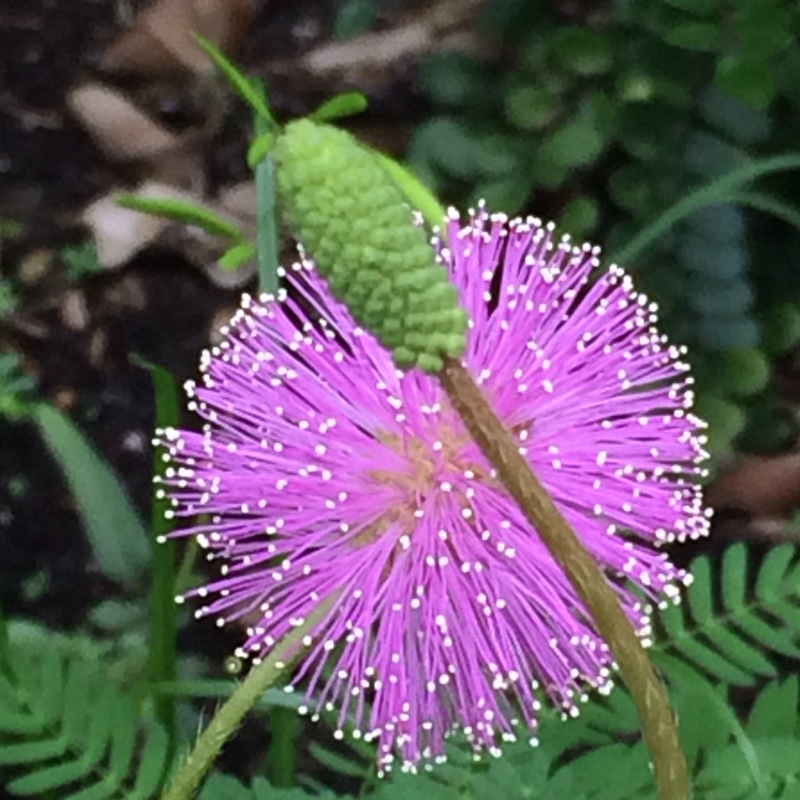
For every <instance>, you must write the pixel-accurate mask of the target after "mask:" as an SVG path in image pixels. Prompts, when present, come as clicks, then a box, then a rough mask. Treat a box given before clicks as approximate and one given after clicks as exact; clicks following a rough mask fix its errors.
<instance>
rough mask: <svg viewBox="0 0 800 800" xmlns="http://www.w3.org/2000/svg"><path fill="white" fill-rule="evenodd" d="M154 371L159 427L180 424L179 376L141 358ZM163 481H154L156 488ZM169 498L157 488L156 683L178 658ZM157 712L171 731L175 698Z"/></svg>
mask: <svg viewBox="0 0 800 800" xmlns="http://www.w3.org/2000/svg"><path fill="white" fill-rule="evenodd" d="M137 363H139V364H140V365H141V366H144V367H145V368H146V369H148V370H149V371H150V375H151V377H152V380H153V389H154V394H155V405H156V427H157V428H167V427H170V426H172V425H177V424H178V416H179V414H180V402H179V400H178V388H177V386H176V385H175V379H174V378H173V377H172V375H171V374H170V373H169V372H168V371H167V370H166V369H164V368H163V367H160V366H157V365H154V364H147V363H146V362H144V361H142V360H141V359H139V360H138V362H137ZM162 454H163V451H162V448H160V447H157V448H155V452H154V453H153V474H154V475H156V476H159V477H162V478H163V476H164V473H165V470H166V468H167V464H166V463H165V462H164V460H163V458H162ZM158 485H159V484H154V489H155V487H156V486H158ZM168 508H169V500H168V499H167V498H165V497H162V498H159V497H158V494H157V493H156V491H155V490H154V491H153V500H152V505H151V526H152V531H153V537H154V539H155V542H154V545H153V584H152V589H151V607H152V617H151V620H152V622H151V626H150V652H149V654H148V672H149V676H150V680H151V681H152V682H153V683H160V682H162V681H174V680H175V677H176V675H177V659H178V643H177V640H178V609H177V607H176V606H175V573H176V565H175V561H176V544H175V542H174V541H173V540H171V539H165V537H166V536H167V534H168V533H169V532H170V531H171V530H172V528H173V526H174V520H171V519H169V518H168V517H167V515H166V513H165V512H166V510H167V509H168ZM154 703H155V709H156V716H157V717H158V720H159V722H160V723H161V724H162V725H163V726H164V727H165V728H166V730H168V731H174V729H175V699H174V698H173V697H169V696H167V695H158V696H155V698H154Z"/></svg>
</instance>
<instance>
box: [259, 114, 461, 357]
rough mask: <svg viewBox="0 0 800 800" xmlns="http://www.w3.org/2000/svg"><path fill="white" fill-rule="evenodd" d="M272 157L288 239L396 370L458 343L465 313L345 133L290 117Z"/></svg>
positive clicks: (397, 202)
mask: <svg viewBox="0 0 800 800" xmlns="http://www.w3.org/2000/svg"><path fill="white" fill-rule="evenodd" d="M273 157H274V158H275V161H276V163H277V165H278V179H277V187H278V194H279V198H280V201H281V203H282V204H283V206H284V208H285V209H286V211H287V213H288V216H289V221H290V223H291V225H292V227H293V228H294V231H295V233H296V235H297V237H298V239H299V240H300V241H301V242H302V243H303V245H304V246H305V247H306V249H307V250H308V252H309V254H310V255H311V256H312V257H313V258H314V261H315V263H316V264H317V268H318V269H319V271H320V273H321V274H322V276H323V277H324V278H325V279H326V280H327V281H328V285H329V286H330V288H331V291H332V292H333V293H334V294H335V295H336V296H337V297H338V298H339V299H340V300H341V301H342V302H344V303H346V304H347V305H348V307H349V309H350V312H351V313H352V315H353V317H354V319H355V320H356V321H357V322H358V323H359V324H360V325H362V326H363V327H364V328H366V329H368V330H369V331H371V332H372V333H373V334H374V335H375V336H376V337H377V339H378V340H379V341H380V342H381V344H383V345H384V347H386V348H387V349H389V350H391V351H392V355H393V358H394V361H395V363H396V364H397V366H398V367H403V368H408V367H412V366H417V367H419V368H420V369H422V370H423V371H425V372H438V371H439V370H441V368H442V354H443V353H444V354H447V355H450V356H459V355H460V354H461V353H462V352H463V351H464V347H465V338H464V333H465V331H466V328H467V315H466V313H465V312H464V311H463V309H461V308H460V307H459V305H458V293H457V292H456V290H455V288H454V287H453V286H452V284H450V281H449V277H448V275H447V271H446V270H445V268H444V267H443V266H441V265H440V264H438V263H437V262H436V259H435V256H434V251H433V248H432V247H431V245H430V243H429V242H428V241H427V238H426V234H425V232H424V230H423V229H422V228H420V227H418V226H417V225H415V224H414V223H413V221H412V219H411V212H410V210H409V208H408V205H407V204H406V202H405V199H404V197H403V194H402V193H401V191H400V190H399V189H398V188H397V187H396V186H395V184H394V182H393V180H392V178H391V177H390V176H389V174H388V173H387V172H386V171H385V170H384V168H383V167H382V166H381V164H380V161H379V160H378V159H377V158H376V157H375V155H374V154H372V153H370V152H369V150H367V149H366V148H364V147H362V146H361V145H359V144H358V142H357V141H356V140H355V139H354V138H353V137H352V136H350V134H348V133H346V132H345V131H342V130H339V129H338V128H334V127H332V126H330V125H324V124H320V123H316V122H313V121H311V120H308V119H300V120H295V121H294V122H290V123H289V124H288V125H287V126H286V129H285V131H284V133H283V134H282V135H281V136H280V138H279V139H278V141H277V143H276V144H275V149H274V150H273Z"/></svg>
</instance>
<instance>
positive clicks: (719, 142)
mask: <svg viewBox="0 0 800 800" xmlns="http://www.w3.org/2000/svg"><path fill="white" fill-rule="evenodd" d="M481 26H482V28H483V29H484V31H485V33H487V34H488V35H489V36H490V37H491V41H493V42H494V44H495V46H494V47H493V48H492V55H491V56H488V57H487V56H485V55H483V56H481V57H478V56H475V55H468V54H466V53H463V52H437V53H433V54H431V55H430V56H428V57H427V58H426V59H425V60H424V62H423V63H422V66H421V76H420V86H421V88H422V91H423V92H424V94H425V95H426V97H427V98H428V100H429V101H430V103H431V106H432V109H431V114H430V116H429V117H428V118H427V119H426V120H425V121H423V122H422V123H421V124H419V125H418V126H417V127H416V129H415V131H414V134H413V137H412V140H411V142H410V145H409V149H408V153H407V159H408V163H409V165H410V166H411V167H412V169H413V170H414V171H415V172H416V173H417V174H418V175H419V176H420V177H421V178H422V179H423V180H425V181H426V182H428V183H429V184H430V185H431V187H432V188H433V189H434V190H435V191H436V192H438V193H439V194H440V196H441V197H442V198H443V199H446V200H448V201H451V202H454V203H455V204H457V205H459V206H462V207H463V206H464V205H467V204H474V203H475V202H477V200H478V199H480V198H483V199H485V200H486V202H487V204H488V205H489V207H490V208H493V209H495V210H502V211H505V212H507V213H511V214H514V213H518V212H528V213H535V214H536V215H537V216H542V215H543V216H546V217H549V218H552V219H555V220H557V221H558V222H559V223H560V227H561V228H562V229H563V230H565V231H567V232H569V233H570V234H572V235H573V236H575V237H593V238H596V239H598V240H600V241H602V242H603V243H604V244H605V245H606V251H607V252H608V253H613V252H614V251H617V250H620V249H621V248H624V247H625V246H626V245H628V243H630V242H631V241H632V239H633V237H634V236H635V235H636V234H640V233H641V232H642V231H645V230H647V229H648V226H649V225H651V224H652V223H653V221H654V220H656V219H658V218H659V216H660V215H661V214H662V213H663V212H664V211H665V210H667V209H668V208H670V207H672V206H674V205H675V204H676V203H679V202H680V201H681V200H682V199H684V198H686V197H687V196H689V195H690V194H691V193H692V192H697V190H702V188H703V187H705V186H707V185H709V184H710V183H711V182H713V181H715V180H716V179H718V178H720V176H723V175H726V174H727V173H729V172H730V171H732V170H737V169H741V168H743V167H744V168H747V165H750V164H752V163H754V162H757V161H758V160H760V159H764V158H766V157H770V156H775V155H778V154H783V153H787V152H789V151H793V150H796V149H797V146H796V144H795V142H794V138H795V137H794V136H793V134H792V131H793V130H797V125H798V120H800V88H799V87H800V36H798V33H800V11H799V10H798V7H797V4H796V3H793V2H790V0H617V1H616V2H610V3H602V4H599V5H596V6H595V5H593V4H577V5H576V6H575V8H573V9H571V10H565V9H564V8H562V7H561V6H560V4H557V3H549V2H546V0H488V2H487V3H486V5H485V7H484V9H483V16H482V19H481ZM794 168H796V166H795V167H794ZM742 188H743V187H742V185H740V186H738V188H737V189H735V190H733V189H730V188H727V189H726V190H725V191H724V192H720V193H716V194H714V195H713V196H712V195H709V198H708V202H707V203H706V204H705V205H704V206H703V207H702V208H699V210H696V211H695V212H694V213H692V214H691V215H689V216H688V217H685V218H684V219H682V220H681V221H679V222H678V223H677V224H675V225H673V226H672V227H671V228H670V229H669V230H668V231H667V232H666V233H664V234H662V235H660V236H658V237H657V238H655V239H654V241H652V243H651V244H650V246H648V247H647V248H646V250H644V251H643V252H638V254H637V256H636V257H634V258H633V259H632V260H630V261H628V263H625V264H624V265H623V266H626V267H627V268H628V269H629V270H630V271H632V272H634V273H635V274H636V279H637V282H638V284H639V286H640V287H641V288H642V289H643V290H644V291H646V292H647V293H648V294H649V295H650V296H651V297H652V298H653V299H654V300H656V301H658V303H659V306H660V308H661V314H662V320H663V326H664V328H665V330H666V331H667V332H668V333H669V334H670V337H671V338H672V340H673V341H676V342H678V343H681V344H687V345H689V346H690V359H691V361H692V362H693V366H694V367H695V371H694V374H695V377H696V381H697V393H698V396H699V400H700V402H699V406H698V408H699V411H700V413H702V414H705V415H706V416H707V417H708V419H709V422H710V425H711V442H710V447H711V449H712V451H713V452H714V453H716V454H717V455H720V454H724V453H726V452H729V451H730V450H731V449H732V448H733V447H734V446H737V447H740V448H743V447H747V448H748V449H755V450H761V451H771V450H776V449H780V448H782V447H785V446H786V445H787V444H788V443H790V442H791V441H792V439H793V437H794V436H795V435H796V433H797V432H796V430H795V425H794V424H793V423H792V421H791V416H790V415H789V414H788V413H787V409H786V407H785V405H784V402H783V400H782V399H781V398H780V397H779V395H778V392H777V389H776V387H775V379H774V375H773V372H774V366H775V362H776V360H777V359H778V358H780V357H781V356H783V355H784V354H786V353H788V352H789V351H790V350H791V349H792V348H793V347H794V346H795V345H796V344H797V343H798V342H800V272H798V270H797V269H795V268H793V263H794V262H795V261H797V260H798V257H800V237H798V235H797V231H796V230H795V228H796V227H797V226H798V225H800V190H798V189H797V186H796V181H795V180H794V176H793V174H792V173H791V172H787V173H786V174H781V175H777V176H775V175H773V176H771V177H769V178H768V179H761V180H760V181H759V191H758V193H756V192H750V190H749V187H747V191H746V192H742V191H741V190H742ZM787 223H788V224H787Z"/></svg>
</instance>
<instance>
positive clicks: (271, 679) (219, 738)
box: [161, 596, 336, 800]
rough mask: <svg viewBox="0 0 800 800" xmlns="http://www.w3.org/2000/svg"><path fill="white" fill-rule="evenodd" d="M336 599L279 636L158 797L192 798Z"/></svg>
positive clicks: (216, 716)
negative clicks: (234, 735) (251, 710)
mask: <svg viewBox="0 0 800 800" xmlns="http://www.w3.org/2000/svg"><path fill="white" fill-rule="evenodd" d="M335 600H336V598H335V596H333V597H329V598H328V599H326V600H323V601H322V602H321V603H320V604H319V605H318V606H317V607H316V608H315V609H314V611H313V612H312V613H311V614H309V616H308V617H307V618H306V619H305V621H304V622H303V624H302V625H300V626H299V627H297V628H294V629H293V630H292V631H291V632H290V633H288V634H287V635H286V636H285V637H284V638H283V639H281V641H280V642H278V644H277V645H275V647H274V648H273V650H272V652H271V653H270V654H269V655H268V656H267V657H266V658H265V659H264V660H263V661H262V662H261V663H260V664H258V665H256V666H254V667H253V669H251V670H250V672H249V673H248V674H247V677H246V678H245V679H244V680H243V681H242V682H241V683H240V684H239V685H238V686H237V687H236V689H235V690H234V691H233V694H231V696H230V698H228V700H227V702H226V703H225V704H224V705H223V706H222V708H220V710H219V711H218V712H217V713H216V714H215V715H214V718H213V719H212V720H211V722H210V723H209V724H208V727H207V728H206V729H205V730H204V731H203V733H202V734H201V735H200V738H199V739H198V740H197V743H196V744H195V746H194V748H192V751H191V752H190V753H189V755H188V757H187V758H186V761H184V762H183V765H182V766H181V768H180V769H179V770H178V773H177V775H176V776H175V778H174V780H173V781H172V783H171V785H170V786H169V787H168V788H167V789H166V791H165V792H164V793H163V794H162V795H161V800H189V799H190V798H191V797H192V795H193V794H194V792H195V791H196V790H197V788H198V787H199V786H200V783H201V782H202V780H203V778H204V776H205V775H206V773H207V772H208V770H209V769H211V767H212V765H213V764H214V762H215V761H216V759H217V757H218V756H219V754H220V753H221V752H222V748H223V747H224V746H225V743H226V742H227V741H228V739H230V738H231V736H233V734H234V733H235V732H236V730H237V728H238V727H239V724H240V723H241V721H242V719H244V717H245V715H246V714H247V712H248V711H250V709H251V708H253V706H254V705H255V704H256V703H257V702H258V701H259V700H260V699H261V697H262V696H263V694H264V692H266V691H267V689H269V688H270V687H271V686H273V685H274V684H275V682H276V681H277V680H278V678H279V677H280V676H281V674H282V673H283V671H284V670H285V669H286V667H287V666H288V665H289V664H291V663H292V662H293V661H294V660H295V659H296V658H297V657H298V655H299V653H300V650H301V649H302V648H303V644H302V640H303V638H304V637H305V636H308V635H310V634H312V633H313V631H314V630H315V629H316V628H317V626H318V625H319V624H320V622H322V621H323V620H324V618H325V617H326V615H327V614H328V613H329V612H330V611H331V610H332V609H333V607H334V604H335Z"/></svg>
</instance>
